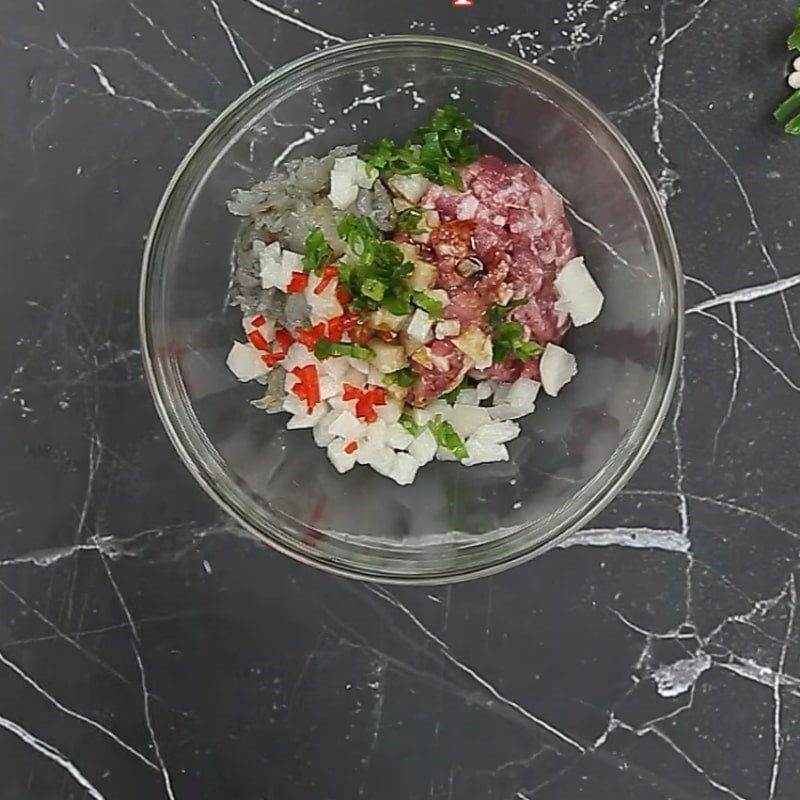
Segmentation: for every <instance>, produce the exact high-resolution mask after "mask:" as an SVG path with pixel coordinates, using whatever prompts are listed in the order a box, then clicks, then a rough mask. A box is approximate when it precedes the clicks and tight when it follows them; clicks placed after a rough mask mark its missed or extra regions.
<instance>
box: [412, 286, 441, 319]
mask: <svg viewBox="0 0 800 800" xmlns="http://www.w3.org/2000/svg"><path fill="white" fill-rule="evenodd" d="M411 302H412V303H413V304H414V305H415V306H416V307H417V308H421V309H422V310H423V311H425V312H426V313H427V314H428V315H429V316H430V317H431V319H441V318H442V308H443V306H442V304H441V302H440V301H439V300H436V299H435V298H433V297H431V296H430V295H429V294H425V293H424V292H414V294H412V295H411Z"/></svg>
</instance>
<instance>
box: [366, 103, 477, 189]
mask: <svg viewBox="0 0 800 800" xmlns="http://www.w3.org/2000/svg"><path fill="white" fill-rule="evenodd" d="M473 128H474V126H473V124H472V123H471V122H470V121H469V120H468V119H467V118H466V117H465V116H464V115H463V114H462V113H461V112H460V111H459V110H458V109H457V108H455V106H452V105H448V106H444V107H443V108H437V109H436V110H435V111H434V112H433V116H432V117H431V121H430V124H429V125H427V126H425V127H422V128H418V129H417V131H416V132H415V133H414V136H413V139H412V141H410V142H406V143H405V144H404V145H397V144H395V143H394V142H392V141H390V140H389V139H381V140H380V141H379V142H376V143H375V144H373V145H372V146H370V147H369V148H367V152H366V156H367V163H368V165H369V166H370V167H372V168H373V169H376V170H378V171H384V172H389V173H397V174H400V175H414V174H417V175H423V176H424V177H426V178H428V180H431V181H434V182H435V183H439V184H441V185H442V186H455V188H456V189H463V184H462V181H461V176H460V175H459V174H458V172H457V171H456V169H455V168H456V166H460V165H463V164H470V163H471V162H473V161H475V159H476V158H477V157H478V155H479V153H478V148H477V147H475V146H474V145H472V144H470V143H469V142H467V141H466V137H467V135H468V134H469V133H470V132H471V131H472V130H473Z"/></svg>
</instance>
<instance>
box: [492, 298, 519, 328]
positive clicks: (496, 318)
mask: <svg viewBox="0 0 800 800" xmlns="http://www.w3.org/2000/svg"><path fill="white" fill-rule="evenodd" d="M527 302H528V298H527V297H520V298H518V299H517V300H510V301H509V302H508V303H506V304H505V305H504V306H501V305H493V306H492V307H491V308H490V309H489V311H488V312H487V314H486V319H487V320H488V322H489V324H490V325H491V326H492V327H495V326H497V325H499V324H500V323H501V322H502V321H503V318H504V317H505V316H506V314H508V313H510V312H511V311H513V310H514V309H515V308H519V307H520V306H524V305H526V304H527Z"/></svg>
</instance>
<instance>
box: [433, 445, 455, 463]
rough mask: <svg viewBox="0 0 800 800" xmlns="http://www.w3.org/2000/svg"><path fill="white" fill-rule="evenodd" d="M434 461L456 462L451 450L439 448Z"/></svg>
mask: <svg viewBox="0 0 800 800" xmlns="http://www.w3.org/2000/svg"><path fill="white" fill-rule="evenodd" d="M436 460H437V461H458V459H457V458H456V456H455V454H454V453H453V451H452V450H448V449H447V448H446V447H440V448H438V449H437V451H436Z"/></svg>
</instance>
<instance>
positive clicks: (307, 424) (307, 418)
mask: <svg viewBox="0 0 800 800" xmlns="http://www.w3.org/2000/svg"><path fill="white" fill-rule="evenodd" d="M303 406H304V409H303V411H302V413H300V414H293V415H292V416H291V417H290V418H289V421H288V422H287V423H286V427H287V428H288V430H290V431H291V430H295V429H299V428H313V427H314V426H315V425H316V424H317V423H318V422H319V421H320V420H321V419H322V418H323V417H324V416H325V415H326V414H327V413H328V406H327V404H325V403H317V404H316V405H315V406H314V409H313V410H312V411H311V413H310V414H309V413H308V409H307V408H306V407H305V403H304V404H303Z"/></svg>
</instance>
